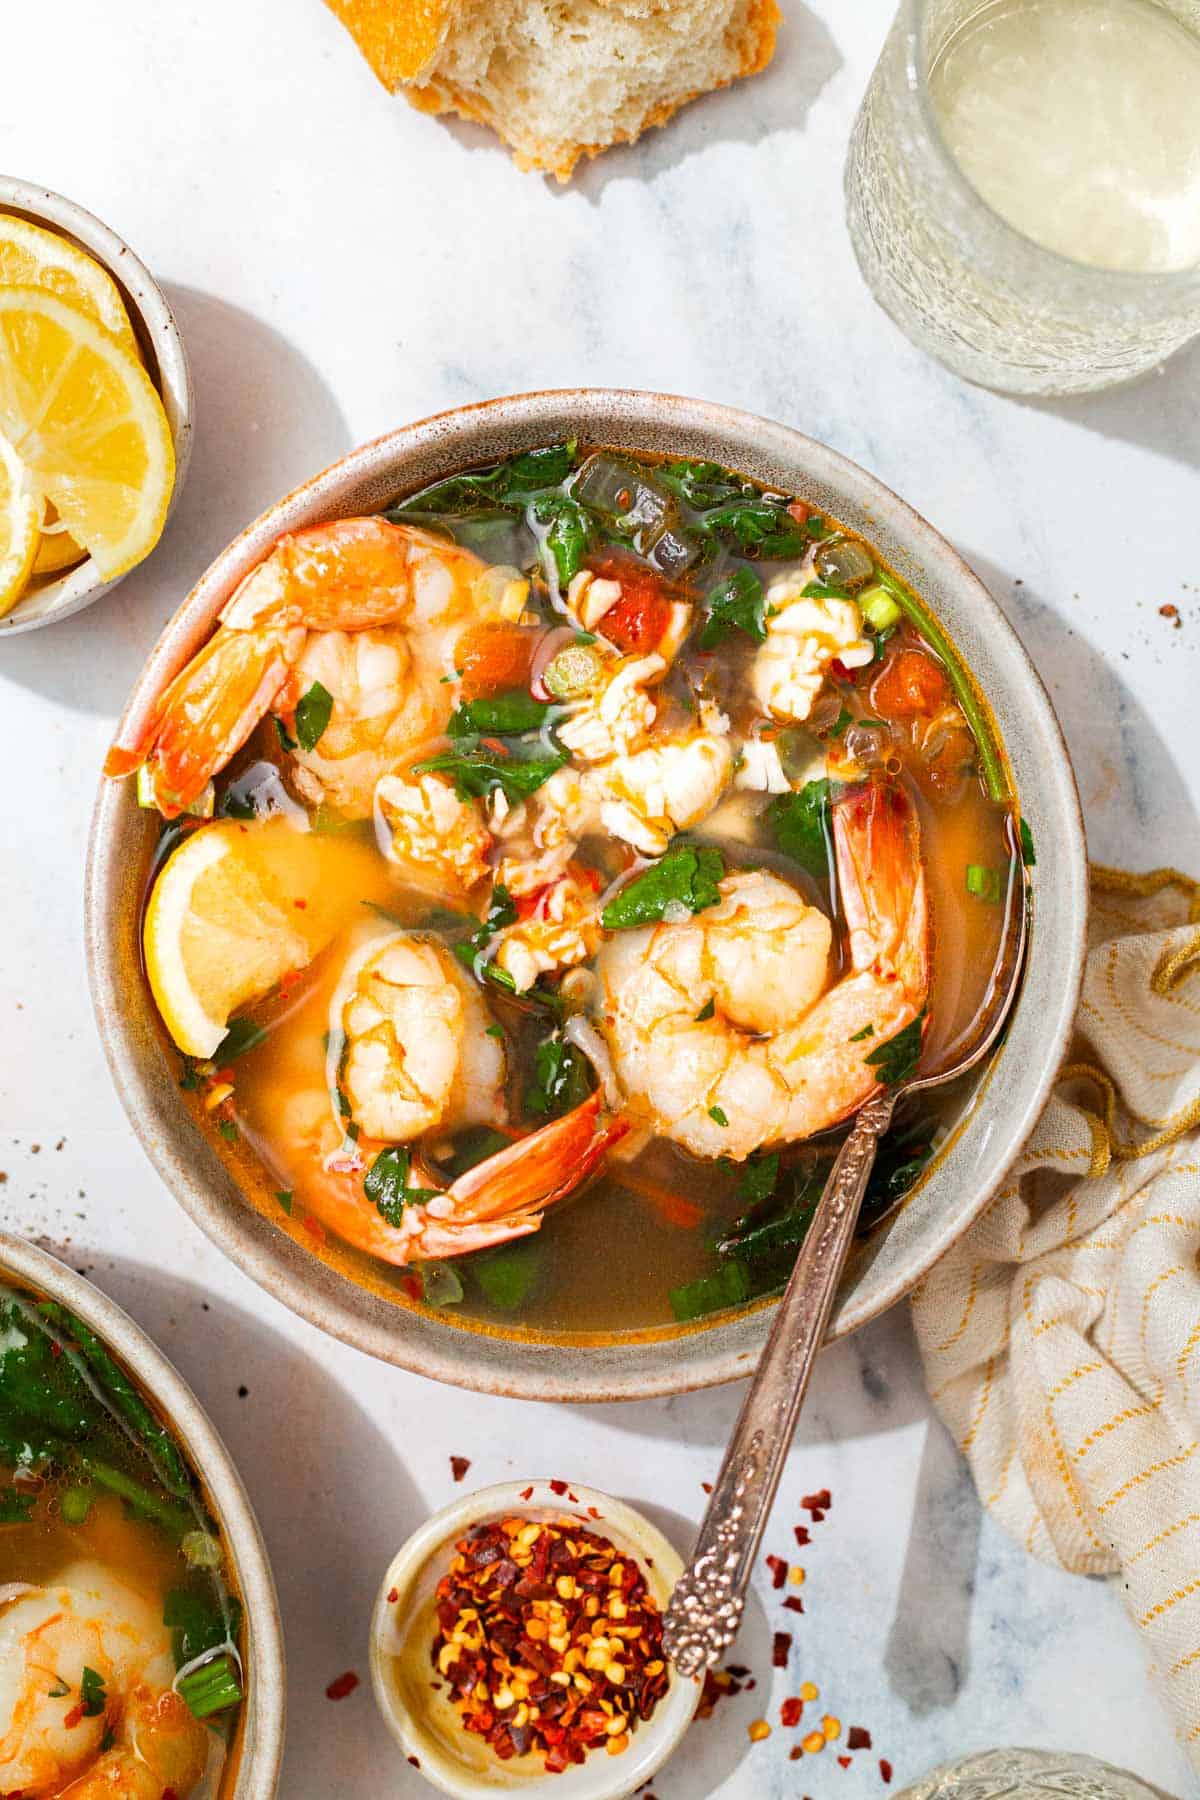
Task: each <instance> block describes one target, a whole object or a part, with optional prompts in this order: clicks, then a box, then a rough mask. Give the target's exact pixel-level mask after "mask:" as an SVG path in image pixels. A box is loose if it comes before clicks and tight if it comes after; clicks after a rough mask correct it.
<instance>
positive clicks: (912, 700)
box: [871, 650, 950, 719]
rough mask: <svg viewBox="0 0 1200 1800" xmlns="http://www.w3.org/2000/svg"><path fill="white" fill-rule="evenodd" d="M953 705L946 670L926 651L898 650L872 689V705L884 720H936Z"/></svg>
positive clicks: (878, 676)
mask: <svg viewBox="0 0 1200 1800" xmlns="http://www.w3.org/2000/svg"><path fill="white" fill-rule="evenodd" d="M949 701H950V683H949V681H948V679H947V677H946V672H945V670H944V669H943V668H942V667H941V665H940V664H939V663H936V662H934V660H933V658H932V657H931V656H926V655H925V652H924V651H923V650H898V651H897V652H896V653H895V655H893V656H890V657H889V658H888V660H887V662H885V663H884V665H883V668H882V669H881V670H880V672H879V674H878V675H877V676H876V677H875V680H874V682H873V684H872V687H871V705H872V706H873V707H874V709H875V711H876V712H877V713H878V714H879V716H880V718H883V719H917V718H921V717H926V718H932V717H933V715H934V713H937V712H941V710H942V708H943V707H944V706H946V705H948V704H949Z"/></svg>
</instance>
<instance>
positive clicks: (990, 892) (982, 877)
mask: <svg viewBox="0 0 1200 1800" xmlns="http://www.w3.org/2000/svg"><path fill="white" fill-rule="evenodd" d="M967 892H968V894H974V895H975V897H976V899H977V900H988V901H990V902H991V903H992V905H995V904H996V903H997V901H999V900H1002V899H1003V897H1004V887H1003V883H1002V881H1001V879H1000V871H999V870H998V869H989V868H988V867H987V866H986V865H985V864H984V863H968V864H967Z"/></svg>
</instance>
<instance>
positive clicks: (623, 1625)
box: [430, 1482, 669, 1774]
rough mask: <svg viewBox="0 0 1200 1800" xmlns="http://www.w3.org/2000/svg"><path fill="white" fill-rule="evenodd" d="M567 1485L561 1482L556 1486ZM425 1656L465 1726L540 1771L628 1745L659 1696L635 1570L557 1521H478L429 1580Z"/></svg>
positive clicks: (649, 1600) (650, 1614) (654, 1613)
mask: <svg viewBox="0 0 1200 1800" xmlns="http://www.w3.org/2000/svg"><path fill="white" fill-rule="evenodd" d="M563 1487H564V1489H565V1488H566V1483H565V1482H564V1483H563ZM436 1617H437V1631H436V1634H435V1636H434V1639H433V1642H432V1645H431V1648H430V1655H431V1659H432V1662H433V1666H434V1668H435V1670H436V1671H437V1673H438V1674H440V1675H442V1676H444V1677H445V1679H446V1682H447V1684H448V1688H449V1693H450V1698H451V1700H452V1703H453V1705H454V1707H455V1709H456V1711H457V1712H458V1715H459V1721H460V1723H461V1725H462V1727H463V1729H464V1730H465V1731H469V1732H472V1733H474V1734H475V1735H477V1736H479V1737H482V1738H483V1739H484V1740H485V1742H486V1743H488V1744H489V1745H490V1746H491V1748H492V1750H493V1751H494V1752H495V1754H496V1756H497V1757H499V1758H500V1760H501V1761H505V1762H506V1761H508V1760H509V1758H511V1757H513V1756H524V1755H525V1754H526V1753H528V1752H534V1753H536V1754H537V1755H539V1756H540V1757H541V1758H542V1760H543V1762H544V1764H545V1767H546V1771H547V1773H548V1774H560V1773H561V1772H562V1771H563V1770H564V1769H566V1768H569V1767H570V1765H571V1764H572V1763H582V1762H583V1761H584V1760H585V1758H586V1757H587V1754H588V1752H589V1751H591V1750H594V1749H597V1748H599V1747H600V1746H601V1745H603V1746H604V1748H605V1750H606V1751H607V1753H608V1754H609V1755H610V1756H617V1755H620V1754H621V1752H622V1751H624V1750H626V1749H627V1748H628V1746H629V1739H630V1734H631V1733H632V1732H633V1731H636V1729H637V1727H638V1725H639V1724H640V1723H642V1722H644V1721H645V1720H647V1719H649V1718H650V1716H651V1714H652V1713H653V1712H654V1709H655V1707H656V1706H657V1705H658V1703H659V1701H660V1700H661V1699H662V1697H663V1695H664V1694H665V1693H666V1691H667V1685H668V1680H669V1676H668V1671H667V1664H666V1659H665V1657H664V1655H663V1649H662V1615H661V1613H660V1612H659V1609H658V1607H657V1605H656V1604H655V1601H654V1598H653V1596H652V1595H651V1593H650V1591H649V1588H648V1586H647V1583H646V1577H645V1574H644V1572H643V1569H642V1568H641V1566H640V1565H639V1564H638V1563H637V1562H636V1561H635V1560H634V1559H633V1558H632V1557H630V1556H627V1555H623V1554H622V1552H621V1551H620V1550H618V1549H617V1547H616V1546H615V1545H614V1544H612V1543H611V1542H610V1541H609V1539H608V1538H605V1537H600V1536H599V1535H598V1534H597V1533H595V1532H593V1531H590V1530H587V1529H586V1528H584V1527H581V1526H580V1525H579V1523H578V1521H577V1520H575V1519H573V1518H569V1517H564V1516H560V1517H558V1518H554V1519H545V1520H535V1519H526V1518H523V1517H520V1516H514V1517H510V1518H506V1519H493V1520H490V1521H488V1522H486V1523H484V1524H480V1525H477V1526H475V1527H474V1528H473V1529H472V1530H471V1531H469V1532H468V1533H467V1534H466V1535H465V1536H464V1537H462V1538H460V1539H459V1540H458V1542H457V1543H456V1544H455V1547H454V1557H453V1560H452V1562H451V1564H450V1567H449V1569H448V1570H447V1572H446V1574H445V1575H443V1576H442V1579H441V1581H440V1582H439V1583H438V1587H437V1595H436Z"/></svg>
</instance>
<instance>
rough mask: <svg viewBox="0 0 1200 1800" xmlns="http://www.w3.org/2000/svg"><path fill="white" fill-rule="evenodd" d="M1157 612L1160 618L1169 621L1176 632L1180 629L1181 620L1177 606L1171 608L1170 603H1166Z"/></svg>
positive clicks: (1181, 625)
mask: <svg viewBox="0 0 1200 1800" xmlns="http://www.w3.org/2000/svg"><path fill="white" fill-rule="evenodd" d="M1158 611H1159V615H1160V617H1161V618H1164V619H1170V620H1171V622H1172V624H1173V625H1174V627H1175V629H1176V631H1179V630H1181V629H1182V627H1183V620H1182V619H1181V618H1180V616H1179V608H1178V607H1177V606H1172V605H1171V603H1170V601H1168V602H1167V604H1166V605H1165V606H1160V607H1159V609H1158Z"/></svg>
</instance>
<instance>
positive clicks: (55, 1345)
mask: <svg viewBox="0 0 1200 1800" xmlns="http://www.w3.org/2000/svg"><path fill="white" fill-rule="evenodd" d="M61 1355H62V1345H61V1344H60V1343H59V1342H58V1340H57V1339H56V1338H51V1339H50V1360H51V1362H57V1361H58V1359H59V1357H60V1356H61Z"/></svg>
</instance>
